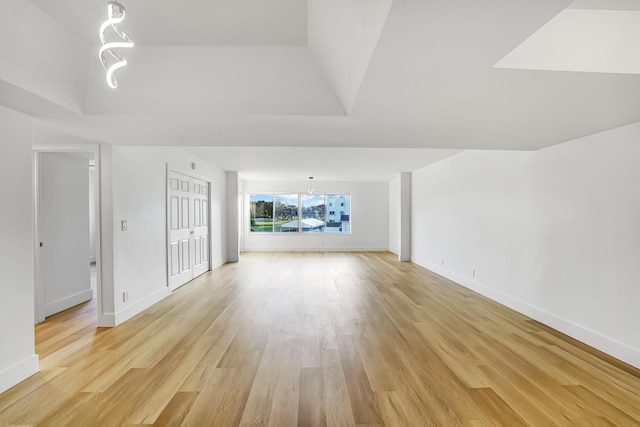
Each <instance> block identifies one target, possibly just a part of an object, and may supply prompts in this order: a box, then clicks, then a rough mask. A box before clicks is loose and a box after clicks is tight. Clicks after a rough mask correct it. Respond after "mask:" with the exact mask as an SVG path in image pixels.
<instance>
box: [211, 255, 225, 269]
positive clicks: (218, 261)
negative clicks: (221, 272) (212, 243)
mask: <svg viewBox="0 0 640 427" xmlns="http://www.w3.org/2000/svg"><path fill="white" fill-rule="evenodd" d="M226 263H227V260H226V259H222V258H218V259H214V260H211V270H215V269H216V268H218V267H220V266H221V265H223V264H226Z"/></svg>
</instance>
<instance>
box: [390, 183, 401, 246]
mask: <svg viewBox="0 0 640 427" xmlns="http://www.w3.org/2000/svg"><path fill="white" fill-rule="evenodd" d="M389 251H390V252H393V253H394V254H396V255H398V254H400V178H399V177H398V178H394V179H392V180H391V181H389Z"/></svg>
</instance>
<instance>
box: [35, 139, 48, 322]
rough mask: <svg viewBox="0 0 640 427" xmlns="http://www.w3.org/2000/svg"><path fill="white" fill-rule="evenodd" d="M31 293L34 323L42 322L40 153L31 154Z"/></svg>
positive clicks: (43, 309)
mask: <svg viewBox="0 0 640 427" xmlns="http://www.w3.org/2000/svg"><path fill="white" fill-rule="evenodd" d="M32 167H33V183H32V188H33V286H34V289H33V293H34V322H35V323H40V322H44V319H45V317H46V315H45V308H44V282H43V280H42V277H43V267H42V259H41V257H40V188H41V187H42V182H41V178H40V153H39V152H37V151H34V152H33V163H32Z"/></svg>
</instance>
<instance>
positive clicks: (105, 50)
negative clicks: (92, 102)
mask: <svg viewBox="0 0 640 427" xmlns="http://www.w3.org/2000/svg"><path fill="white" fill-rule="evenodd" d="M125 13H126V10H125V8H124V6H123V5H122V4H120V3H118V2H117V1H110V2H108V3H107V20H106V21H104V22H103V23H102V25H101V26H100V41H101V42H102V46H101V47H100V50H99V51H98V57H99V58H100V62H101V63H102V66H103V67H104V68H105V69H106V70H107V75H106V79H107V85H109V87H110V88H112V89H115V88H116V87H118V81H117V80H116V76H115V75H114V72H115V71H116V70H117V69H118V68H122V67H124V66H125V65H127V60H126V59H124V58H123V57H122V55H120V54H119V53H118V52H117V51H115V50H114V49H118V48H131V47H133V41H132V40H131V39H130V38H129V37H128V36H127V35H126V34H125V33H124V32H123V31H122V30H120V28H118V24H120V23H121V22H122V21H124V17H125ZM109 27H111V28H112V29H113V31H114V32H115V34H116V35H117V36H118V37H119V38H120V40H119V41H107V38H106V37H105V31H106V30H107V29H109Z"/></svg>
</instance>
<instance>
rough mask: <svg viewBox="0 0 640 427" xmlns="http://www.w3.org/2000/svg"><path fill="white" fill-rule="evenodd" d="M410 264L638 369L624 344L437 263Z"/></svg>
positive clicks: (638, 353)
mask: <svg viewBox="0 0 640 427" xmlns="http://www.w3.org/2000/svg"><path fill="white" fill-rule="evenodd" d="M412 262H413V263H414V264H417V265H419V266H421V267H423V268H426V269H427V270H430V271H433V272H434V273H437V274H439V275H441V276H444V277H446V278H447V279H449V280H452V281H454V282H456V283H457V284H459V285H462V286H464V287H466V288H469V289H471V290H473V291H475V292H478V293H479V294H481V295H484V296H485V297H487V298H490V299H492V300H493V301H496V302H498V303H500V304H502V305H505V306H507V307H509V308H511V309H513V310H515V311H517V312H519V313H522V314H524V315H525V316H528V317H530V318H532V319H534V320H537V321H538V322H540V323H543V324H545V325H547V326H550V327H551V328H553V329H556V330H558V331H560V332H562V333H564V334H566V335H569V336H570V337H572V338H575V339H577V340H578V341H581V342H583V343H585V344H587V345H589V346H591V347H594V348H596V349H598V350H600V351H603V352H604V353H607V354H609V355H611V356H613V357H615V358H617V359H619V360H622V361H623V362H625V363H628V364H630V365H632V366H635V367H636V368H640V350H638V349H635V348H633V347H629V346H628V345H626V344H623V343H621V342H618V341H616V340H613V339H611V338H608V337H606V336H604V335H602V334H600V333H598V332H596V331H593V330H591V329H589V328H585V327H584V326H581V325H578V324H576V323H574V322H572V321H570V320H568V319H565V318H563V317H560V316H557V315H555V314H553V313H549V312H548V311H546V310H543V309H540V308H538V307H534V306H532V305H530V304H528V303H526V302H524V301H521V300H519V299H516V298H513V297H511V296H509V295H506V294H504V293H502V292H499V291H496V290H494V289H491V288H489V287H487V286H485V285H483V284H481V283H479V282H477V281H475V280H470V279H468V278H466V277H463V276H460V275H458V274H456V273H454V272H452V271H449V270H447V269H446V268H442V266H439V265H437V264H432V263H430V262H428V261H426V260H422V259H415V258H414V259H413V260H412Z"/></svg>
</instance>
